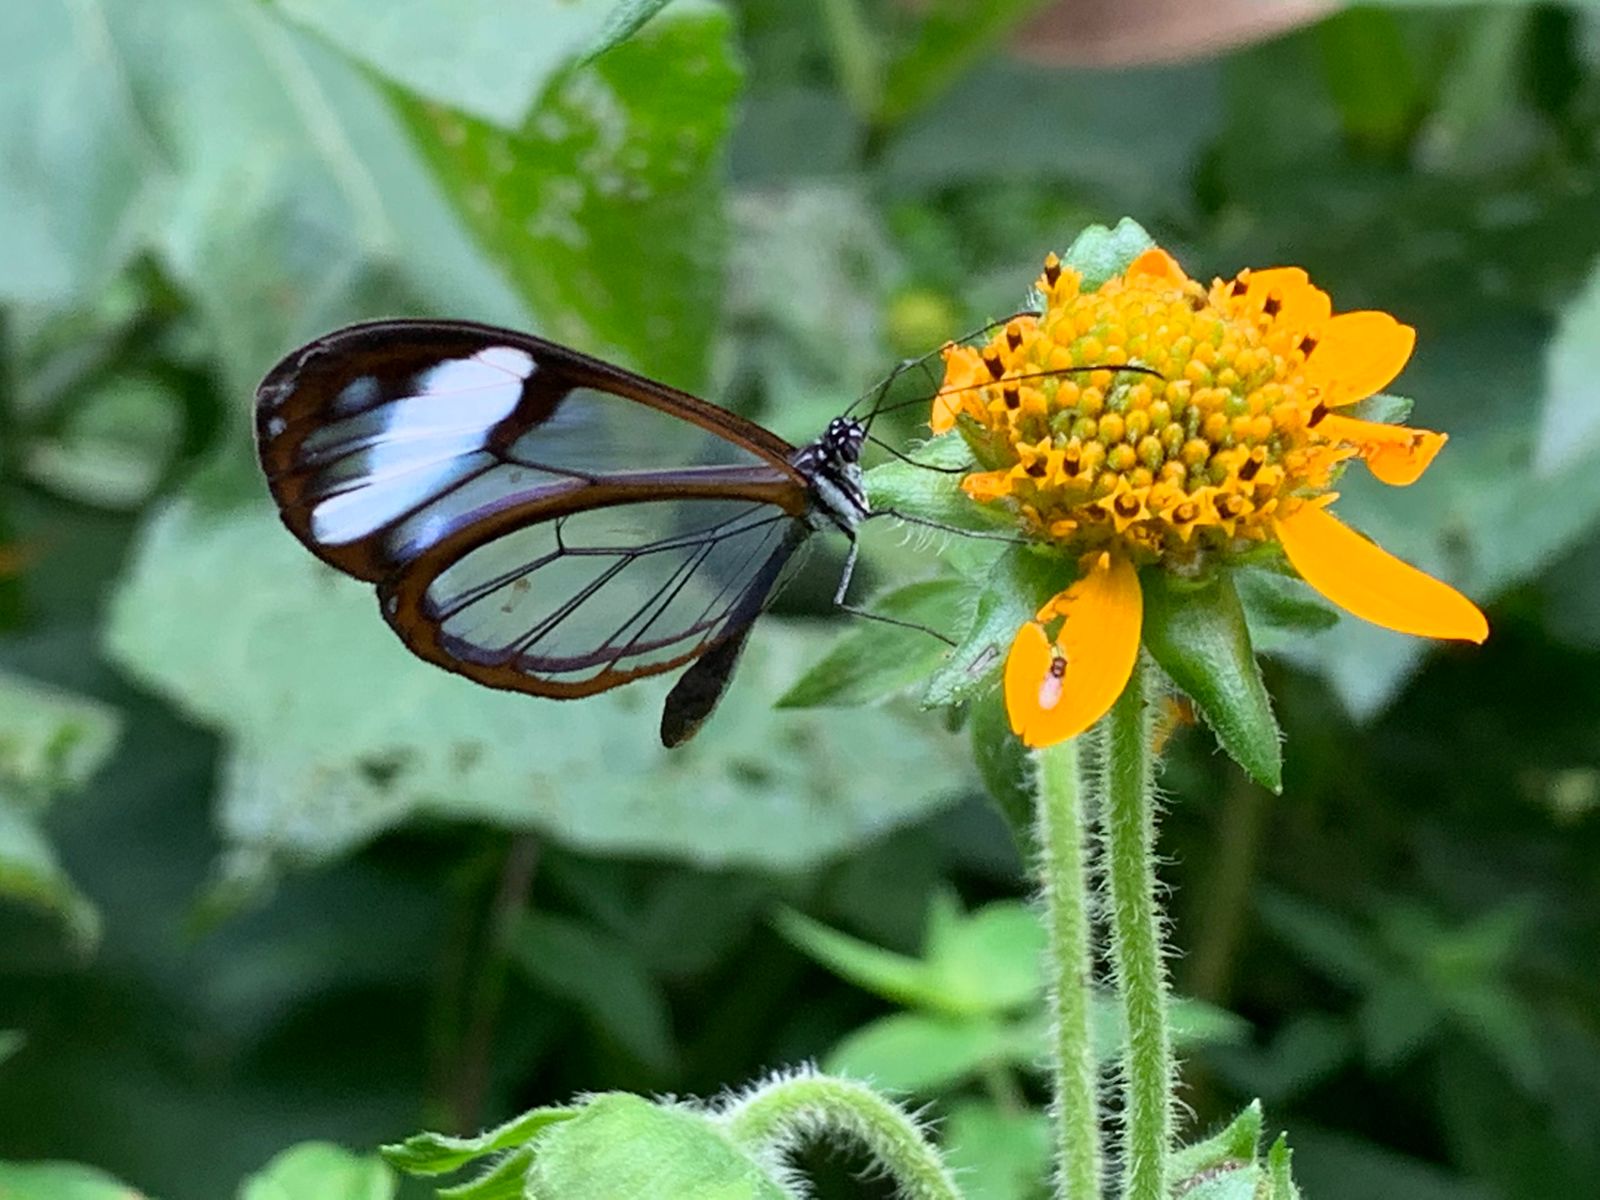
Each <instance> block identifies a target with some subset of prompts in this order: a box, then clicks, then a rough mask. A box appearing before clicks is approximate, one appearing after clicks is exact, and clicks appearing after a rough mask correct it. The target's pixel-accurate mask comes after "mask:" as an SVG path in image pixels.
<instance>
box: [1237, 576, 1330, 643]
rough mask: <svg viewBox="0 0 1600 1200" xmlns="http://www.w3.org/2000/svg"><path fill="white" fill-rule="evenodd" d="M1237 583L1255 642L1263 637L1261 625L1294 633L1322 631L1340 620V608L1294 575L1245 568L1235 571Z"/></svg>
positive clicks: (1268, 630) (1247, 623)
mask: <svg viewBox="0 0 1600 1200" xmlns="http://www.w3.org/2000/svg"><path fill="white" fill-rule="evenodd" d="M1233 584H1234V587H1235V588H1237V589H1238V592H1239V603H1240V604H1242V605H1243V606H1244V613H1245V623H1246V625H1247V626H1248V627H1249V629H1250V631H1251V635H1252V638H1251V640H1252V641H1253V642H1254V641H1259V640H1261V639H1260V638H1258V637H1256V636H1255V635H1256V634H1257V631H1258V627H1259V626H1267V627H1270V628H1268V629H1267V632H1268V633H1269V634H1270V633H1271V632H1272V630H1283V631H1285V632H1286V633H1288V634H1291V635H1293V634H1304V633H1318V632H1320V631H1322V630H1324V629H1331V628H1333V626H1335V625H1337V624H1338V623H1339V613H1338V610H1337V609H1334V608H1332V607H1331V606H1329V604H1328V603H1327V602H1326V601H1325V600H1323V599H1322V598H1321V597H1320V596H1319V595H1318V594H1317V593H1316V592H1314V591H1312V590H1311V587H1310V585H1309V584H1307V583H1305V582H1304V581H1302V580H1300V579H1297V578H1295V577H1294V576H1291V575H1284V574H1282V573H1281V572H1278V571H1268V570H1251V569H1248V568H1245V569H1241V570H1237V571H1234V572H1233Z"/></svg>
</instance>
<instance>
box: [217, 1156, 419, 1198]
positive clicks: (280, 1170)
mask: <svg viewBox="0 0 1600 1200" xmlns="http://www.w3.org/2000/svg"><path fill="white" fill-rule="evenodd" d="M394 1194H395V1178H394V1175H393V1173H392V1172H390V1170H389V1168H388V1167H386V1166H384V1164H383V1160H382V1159H379V1158H374V1157H370V1156H364V1155H357V1154H351V1153H350V1151H348V1150H345V1149H344V1148H343V1147H340V1146H335V1145H332V1144H331V1143H329V1142H302V1143H301V1144H300V1145H298V1146H291V1147H290V1148H289V1149H287V1150H285V1151H283V1152H282V1153H281V1154H279V1155H277V1156H276V1157H275V1158H273V1160H272V1161H271V1162H269V1163H268V1164H267V1165H266V1166H265V1167H263V1168H262V1169H261V1170H260V1171H259V1172H258V1173H256V1174H255V1175H252V1176H251V1177H250V1178H249V1179H247V1180H245V1181H244V1184H243V1185H242V1186H241V1187H240V1189H239V1200H391V1198H392V1197H393V1196H394Z"/></svg>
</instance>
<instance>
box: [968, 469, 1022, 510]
mask: <svg viewBox="0 0 1600 1200" xmlns="http://www.w3.org/2000/svg"><path fill="white" fill-rule="evenodd" d="M961 490H962V491H964V492H965V493H966V494H967V495H968V496H971V497H972V498H973V499H974V500H977V501H979V502H980V503H981V502H986V501H989V500H998V499H1000V497H1002V496H1009V495H1010V494H1011V472H1010V471H974V472H973V473H972V474H971V475H964V476H962V479H961Z"/></svg>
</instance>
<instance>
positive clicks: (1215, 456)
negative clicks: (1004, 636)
mask: <svg viewBox="0 0 1600 1200" xmlns="http://www.w3.org/2000/svg"><path fill="white" fill-rule="evenodd" d="M1038 287H1039V291H1040V293H1041V294H1042V296H1043V297H1044V308H1043V312H1041V313H1040V314H1039V315H1038V316H1024V317H1017V318H1015V319H1013V320H1012V321H1010V322H1008V323H1007V324H1006V326H1005V328H1003V329H1002V330H1000V331H999V332H998V333H997V334H996V335H995V336H994V338H993V339H992V340H991V341H990V342H989V344H988V345H986V346H982V347H974V346H964V345H954V344H952V345H949V346H946V347H945V350H944V360H945V381H944V386H943V387H942V388H941V389H940V391H939V394H938V395H937V396H936V397H935V399H934V402H933V414H932V418H931V424H932V426H933V429H934V431H935V432H936V433H943V432H945V431H947V430H950V429H953V428H956V427H957V426H958V425H959V426H960V427H961V429H962V432H963V434H964V435H965V436H966V438H967V440H968V442H969V443H970V444H971V445H972V447H973V450H974V453H975V454H976V456H977V458H978V460H979V463H980V465H981V467H982V469H980V470H977V471H974V472H973V473H971V474H969V475H968V476H967V477H966V478H965V479H964V480H963V482H962V486H963V488H964V489H965V491H966V492H967V494H968V495H969V496H971V497H972V498H973V499H974V500H975V501H978V502H980V503H984V504H990V505H1000V506H1004V507H1006V508H1008V509H1009V510H1010V511H1011V512H1012V513H1013V514H1014V516H1015V517H1016V519H1017V521H1018V522H1019V524H1020V525H1021V526H1022V528H1023V529H1024V531H1025V532H1026V533H1027V534H1028V535H1029V536H1030V537H1033V538H1036V539H1038V540H1039V541H1041V542H1047V543H1052V544H1054V545H1056V546H1058V547H1060V548H1061V549H1062V550H1063V551H1064V552H1066V553H1068V554H1071V555H1073V556H1075V557H1076V558H1077V559H1078V561H1079V568H1080V569H1079V572H1078V578H1077V581H1076V582H1074V583H1073V584H1072V586H1071V587H1069V588H1067V589H1066V590H1065V591H1064V592H1062V593H1060V594H1059V595H1058V596H1056V597H1054V598H1053V599H1052V600H1051V601H1050V602H1049V603H1048V604H1046V605H1045V606H1044V607H1043V608H1042V609H1040V610H1039V612H1038V613H1037V615H1036V617H1035V619H1034V620H1033V621H1030V622H1028V623H1027V624H1025V625H1024V626H1023V627H1022V628H1021V629H1020V630H1019V631H1018V633H1017V636H1016V640H1015V641H1014V642H1013V643H1012V646H1011V653H1010V656H1009V657H1008V659H1007V661H1006V668H1005V698H1006V708H1007V711H1008V712H1009V714H1010V718H1011V724H1012V727H1013V729H1015V730H1016V732H1017V733H1018V734H1020V735H1021V736H1022V738H1023V740H1024V741H1026V742H1027V743H1028V744H1029V745H1030V746H1046V745H1050V744H1051V743H1053V742H1057V741H1061V740H1062V739H1065V738H1069V737H1072V736H1074V735H1076V734H1078V733H1081V732H1082V731H1083V730H1085V729H1087V728H1088V727H1089V726H1090V725H1091V724H1093V723H1094V722H1095V721H1096V720H1098V719H1099V717H1100V716H1101V715H1102V714H1103V713H1105V711H1106V710H1107V709H1108V708H1109V707H1110V706H1111V704H1112V703H1113V702H1114V701H1115V700H1116V698H1117V696H1118V695H1120V694H1121V692H1122V689H1123V687H1124V686H1125V684H1126V683H1127V680H1128V676H1129V674H1130V673H1131V672H1132V670H1133V666H1134V663H1135V660H1136V659H1137V657H1138V652H1139V636H1140V621H1141V617H1142V612H1143V605H1142V597H1141V593H1140V586H1139V576H1138V568H1139V567H1142V566H1149V565H1155V564H1159V565H1160V566H1161V567H1163V568H1165V569H1169V570H1174V571H1178V572H1181V573H1184V574H1194V573H1196V572H1198V571H1200V570H1202V569H1205V568H1208V567H1209V566H1210V565H1212V564H1213V563H1216V562H1219V561H1222V562H1225V561H1227V560H1229V559H1232V558H1237V557H1239V556H1240V555H1242V554H1244V553H1246V552H1248V551H1251V550H1255V549H1259V548H1260V547H1261V546H1262V545H1263V544H1267V543H1276V544H1277V545H1278V546H1280V547H1281V548H1282V550H1283V553H1284V555H1285V556H1286V557H1287V558H1288V561H1289V563H1290V565H1292V566H1293V567H1294V569H1295V570H1296V571H1297V572H1298V573H1299V574H1300V576H1301V578H1302V579H1304V580H1305V581H1306V582H1307V583H1309V584H1310V585H1311V586H1312V587H1314V588H1315V589H1316V590H1317V591H1319V592H1321V593H1322V594H1323V595H1324V596H1326V597H1327V598H1328V599H1329V600H1331V601H1333V602H1334V603H1335V604H1338V605H1339V606H1341V607H1342V608H1345V609H1347V610H1348V611H1350V612H1352V613H1354V614H1355V615H1356V616H1359V617H1363V618H1365V619H1366V620H1369V621H1372V622H1374V623H1376V624H1379V625H1383V626H1386V627H1387V628H1390V629H1396V630H1400V631H1401V632H1404V633H1412V634H1419V635H1421V636H1424V637H1439V638H1460V639H1464V640H1467V641H1473V642H1481V641H1483V639H1484V638H1485V637H1487V636H1488V633H1489V626H1488V622H1487V621H1486V620H1485V619H1484V616H1483V614H1482V613H1481V612H1479V611H1478V609H1477V607H1476V606H1475V605H1474V604H1473V603H1472V602H1471V601H1470V600H1468V599H1467V598H1466V597H1465V596H1463V595H1461V594H1460V593H1459V592H1457V591H1455V590H1454V589H1453V588H1451V587H1449V586H1447V585H1446V584H1443V583H1441V582H1439V581H1438V580H1436V579H1433V578H1432V577H1430V576H1428V575H1425V574H1423V573H1422V572H1421V571H1418V570H1416V569H1415V568H1414V567H1411V566H1408V565H1407V564H1406V563H1403V562H1401V561H1400V560H1399V559H1397V558H1394V557H1393V556H1392V555H1390V554H1388V553H1387V552H1385V551H1384V550H1382V549H1380V548H1379V547H1378V546H1376V545H1375V544H1373V543H1372V542H1370V541H1368V540H1367V539H1366V538H1364V537H1362V536H1361V535H1360V534H1357V533H1356V532H1354V531H1353V530H1351V529H1350V528H1348V527H1347V526H1345V525H1344V524H1342V523H1341V522H1340V521H1339V520H1338V519H1337V518H1336V517H1334V516H1333V515H1332V514H1331V513H1330V512H1329V511H1328V508H1327V506H1328V505H1329V504H1330V503H1332V501H1333V500H1334V499H1335V498H1336V495H1337V494H1336V493H1335V492H1333V491H1332V490H1331V489H1332V486H1333V483H1334V481H1335V480H1336V478H1337V476H1338V474H1339V472H1340V471H1341V470H1342V469H1343V466H1344V464H1345V463H1346V462H1347V461H1348V460H1350V459H1352V458H1360V459H1361V460H1363V461H1364V462H1365V463H1366V464H1367V467H1368V469H1370V470H1371V471H1372V473H1373V474H1374V475H1376V476H1377V477H1378V478H1379V479H1380V480H1382V481H1383V482H1385V483H1388V484H1394V485H1396V486H1403V485H1405V484H1408V483H1411V482H1412V481H1414V480H1415V479H1417V478H1418V477H1419V476H1420V475H1421V474H1422V473H1423V471H1425V470H1426V469H1427V467H1428V464H1429V463H1431V462H1432V461H1433V458H1434V456H1435V455H1436V454H1437V453H1438V452H1439V449H1440V447H1441V446H1443V445H1444V442H1445V435H1444V434H1442V433H1433V432H1430V431H1428V430H1422V429H1410V428H1404V427H1401V426H1397V425H1388V424H1383V423H1379V422H1374V421H1365V420H1360V419H1358V418H1355V417H1351V416H1347V415H1345V414H1344V413H1342V412H1340V411H1339V410H1340V409H1343V408H1346V407H1348V406H1349V405H1351V404H1354V403H1355V402H1356V401H1358V400H1363V399H1365V398H1366V397H1368V396H1371V395H1373V394H1374V393H1376V392H1378V391H1380V390H1381V389H1382V388H1383V387H1385V386H1386V385H1387V384H1388V383H1389V381H1390V380H1392V379H1393V378H1394V377H1395V376H1396V375H1398V374H1399V373H1400V370H1401V368H1402V367H1404V366H1405V363H1406V360H1407V359H1408V358H1409V357H1410V356H1411V350H1412V346H1413V344H1414V342H1415V336H1416V335H1415V332H1414V331H1413V330H1412V329H1411V328H1410V327H1409V326H1406V325H1402V324H1401V323H1400V322H1398V321H1396V320H1395V319H1394V318H1393V317H1391V316H1389V315H1388V314H1387V313H1381V312H1350V313H1340V314H1337V315H1335V314H1334V313H1333V306H1332V304H1331V303H1330V301H1329V299H1328V296H1327V294H1326V293H1324V292H1322V291H1320V290H1319V289H1317V288H1316V287H1315V286H1313V285H1312V283H1311V281H1310V279H1309V278H1308V277H1307V275H1306V273H1305V272H1304V271H1302V270H1300V269H1299V268H1297V267H1278V268H1273V269H1271V270H1262V271H1242V272H1240V273H1239V275H1238V276H1237V277H1235V278H1234V279H1231V280H1227V281H1223V280H1220V279H1219V280H1215V281H1213V283H1212V284H1211V286H1210V287H1209V288H1206V287H1203V286H1202V285H1201V284H1199V283H1197V282H1195V281H1194V280H1191V279H1189V278H1188V277H1187V276H1186V275H1185V274H1184V273H1183V270H1182V269H1181V268H1180V267H1179V266H1178V264H1177V262H1176V261H1174V260H1173V258H1172V257H1171V256H1170V255H1169V254H1167V253H1166V252H1165V251H1163V250H1160V249H1151V250H1148V251H1146V252H1145V253H1144V254H1142V255H1140V256H1139V258H1138V259H1136V260H1135V261H1134V262H1133V264H1132V265H1131V266H1130V267H1129V268H1128V269H1127V271H1126V272H1124V273H1123V274H1122V275H1121V276H1119V277H1117V278H1114V279H1111V280H1109V281H1108V282H1107V283H1105V284H1104V285H1103V286H1102V287H1100V288H1099V289H1098V290H1096V291H1092V292H1088V291H1084V290H1083V288H1082V279H1081V277H1080V276H1079V275H1078V274H1077V272H1075V271H1073V270H1071V269H1070V268H1068V267H1065V266H1063V265H1062V264H1061V262H1060V261H1059V260H1058V259H1057V258H1056V257H1055V256H1054V255H1051V256H1050V257H1049V258H1048V259H1046V260H1045V269H1044V273H1043V275H1041V276H1040V278H1039V283H1038ZM1125 366H1135V367H1138V368H1141V369H1142V370H1140V371H1137V372H1136V371H1133V370H1119V369H1117V368H1120V367H1125ZM1085 367H1091V368H1095V369H1093V370H1074V371H1072V372H1071V373H1070V374H1068V373H1066V369H1068V368H1085Z"/></svg>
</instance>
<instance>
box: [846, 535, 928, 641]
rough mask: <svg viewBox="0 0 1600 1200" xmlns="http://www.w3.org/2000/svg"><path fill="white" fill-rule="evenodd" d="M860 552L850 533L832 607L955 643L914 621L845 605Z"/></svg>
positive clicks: (852, 614) (858, 543) (856, 615)
mask: <svg viewBox="0 0 1600 1200" xmlns="http://www.w3.org/2000/svg"><path fill="white" fill-rule="evenodd" d="M860 550H861V543H860V542H859V541H858V540H857V538H856V536H855V534H853V533H852V534H851V535H850V553H849V555H848V556H847V557H846V558H845V560H844V573H843V574H842V575H841V576H840V577H839V586H838V588H837V589H835V591H834V593H833V603H834V607H835V608H837V609H839V611H840V612H847V613H849V614H850V615H851V616H853V617H864V618H865V619H866V620H868V621H878V622H881V623H882V624H884V625H894V626H897V627H899V628H901V629H915V630H917V631H918V632H919V633H925V634H927V635H928V636H929V637H936V638H938V639H939V640H940V641H941V642H943V643H944V644H945V645H947V646H954V645H955V644H956V643H955V642H954V641H952V640H951V639H950V638H947V637H945V635H944V634H942V633H940V632H939V631H938V630H937V629H930V628H928V626H926V625H919V624H917V622H915V621H902V620H901V619H900V618H899V617H890V616H886V615H885V614H883V613H875V612H873V611H871V610H870V609H865V608H858V607H856V606H855V605H854V604H846V603H845V599H844V597H845V593H846V592H848V591H849V590H850V578H851V576H853V575H854V574H855V572H856V559H857V557H858V556H859V554H860Z"/></svg>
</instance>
